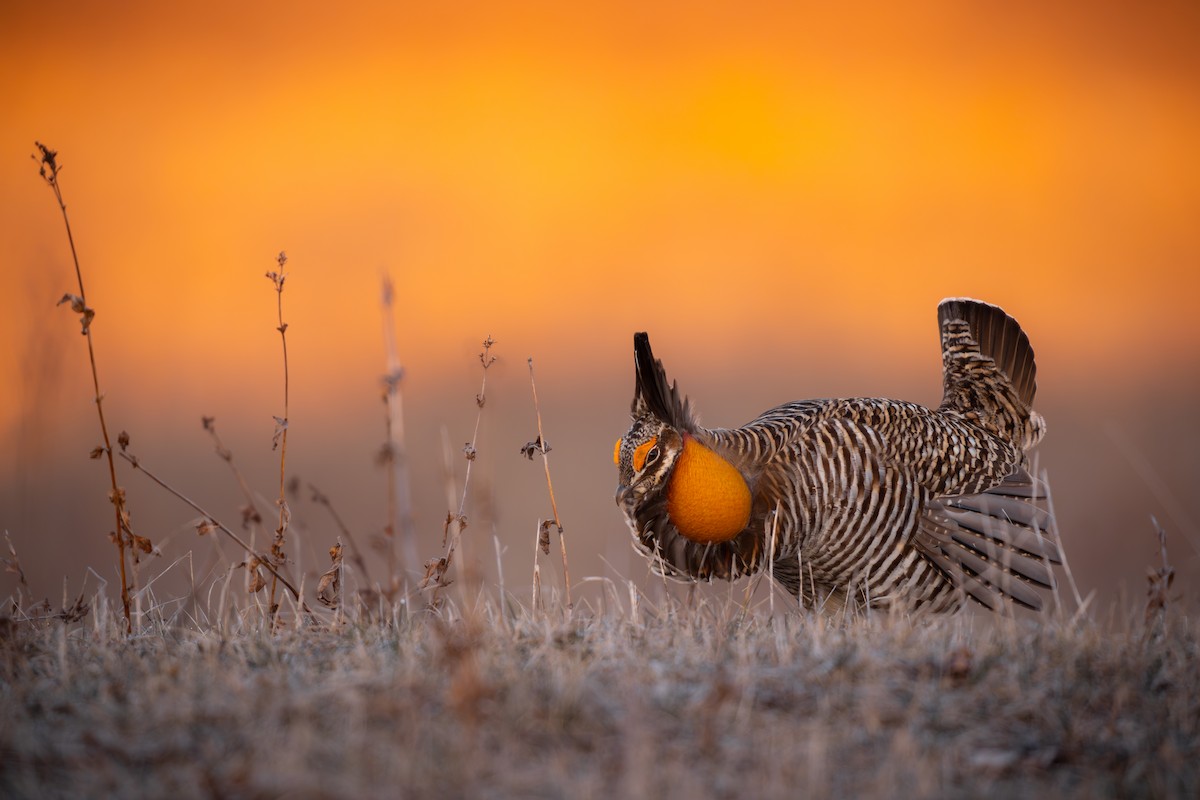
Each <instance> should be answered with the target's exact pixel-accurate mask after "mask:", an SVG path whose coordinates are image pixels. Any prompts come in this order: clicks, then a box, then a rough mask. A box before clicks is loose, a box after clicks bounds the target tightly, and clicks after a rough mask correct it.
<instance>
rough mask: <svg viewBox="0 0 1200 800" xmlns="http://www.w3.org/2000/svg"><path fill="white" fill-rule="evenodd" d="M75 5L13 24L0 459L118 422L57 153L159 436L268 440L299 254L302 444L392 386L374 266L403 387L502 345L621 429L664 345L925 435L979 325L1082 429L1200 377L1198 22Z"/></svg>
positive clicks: (1075, 15) (611, 9) (681, 355)
mask: <svg viewBox="0 0 1200 800" xmlns="http://www.w3.org/2000/svg"><path fill="white" fill-rule="evenodd" d="M84 5H85V6H86V7H85V8H84V9H73V10H70V11H62V12H60V13H61V16H58V17H49V16H47V14H46V11H45V9H44V7H43V6H40V5H36V4H31V3H23V4H14V3H7V4H5V6H4V8H3V10H2V11H0V31H2V32H0V39H2V41H0V44H2V45H3V46H2V47H0V76H3V77H2V78H0V81H2V82H0V108H2V109H3V114H2V115H0V120H2V121H0V240H2V241H4V242H5V243H6V244H5V249H6V251H7V255H6V266H5V268H4V270H3V274H2V276H0V291H2V292H3V296H4V297H6V298H8V299H9V303H8V308H7V310H6V313H5V314H4V315H2V316H0V336H3V338H4V340H5V341H6V342H8V343H10V344H9V346H8V347H6V348H4V349H3V352H0V385H3V386H9V387H18V388H17V390H16V391H11V390H10V391H6V392H3V393H0V443H5V442H7V443H11V442H13V441H17V440H18V439H21V437H26V439H28V437H29V436H30V435H31V434H30V430H31V429H33V428H36V429H37V431H38V435H37V436H36V437H34V438H35V439H38V441H42V439H41V438H40V437H43V436H46V437H50V440H51V443H50V444H47V445H46V446H47V447H50V448H51V450H52V451H53V452H58V451H57V450H55V449H54V448H57V447H61V448H63V452H64V453H66V452H73V451H71V450H69V448H67V447H66V445H65V444H64V443H62V442H58V441H57V440H53V435H54V434H52V433H49V432H48V431H51V430H53V429H54V428H55V419H56V418H53V417H52V418H49V419H48V418H47V414H48V413H49V412H48V411H47V409H49V410H50V411H52V412H53V414H58V413H62V414H64V415H67V418H68V419H69V420H72V421H73V422H72V423H71V424H76V422H74V421H77V420H82V422H78V424H80V425H83V426H86V425H90V424H93V423H94V420H91V419H90V418H89V417H88V415H89V414H91V411H90V408H89V407H88V405H87V403H86V384H85V383H82V381H83V380H84V379H85V378H86V373H85V372H83V369H84V367H83V362H82V361H81V358H82V351H83V348H82V343H81V342H80V341H79V337H78V335H77V333H75V331H76V330H77V328H75V327H74V326H75V325H76V323H75V322H74V321H73V320H71V319H69V315H68V314H67V313H66V312H65V311H64V310H63V309H54V308H53V306H52V304H53V302H54V300H56V299H57V298H58V297H59V296H60V295H61V293H62V292H63V291H68V290H70V291H74V288H73V275H72V272H71V268H70V263H69V261H68V258H67V255H68V254H67V250H66V246H65V239H64V236H63V232H62V229H61V220H60V219H59V218H58V217H57V215H56V214H57V212H56V209H55V207H54V205H53V200H52V197H51V195H50V193H49V191H48V190H47V189H46V187H45V186H43V185H41V183H40V181H39V179H38V177H37V170H36V165H35V164H34V163H33V162H32V161H30V160H29V158H28V156H29V154H30V153H31V152H32V150H33V141H34V140H35V139H38V140H41V141H44V142H46V143H47V144H49V145H50V146H52V147H54V148H55V149H57V150H58V151H59V152H60V158H61V160H62V162H63V163H64V164H65V171H64V173H63V176H62V182H63V187H64V191H65V193H66V195H67V201H68V203H69V206H70V211H71V214H72V224H73V226H74V229H75V234H76V238H77V241H78V243H79V246H80V251H81V255H82V258H83V260H84V271H85V278H86V279H87V281H88V293H89V300H90V301H91V303H92V305H93V306H94V307H96V308H97V309H98V311H99V316H98V318H97V323H96V329H95V330H96V335H97V346H98V348H99V353H100V358H101V365H102V380H103V381H104V382H105V384H106V386H107V387H108V392H109V394H110V395H114V397H113V401H112V402H113V403H114V405H115V406H116V407H117V408H119V409H123V410H124V411H125V412H126V413H127V414H129V415H131V416H135V417H138V418H139V419H143V420H149V419H151V418H153V419H159V421H160V422H162V420H161V419H160V417H161V416H162V415H166V416H167V417H169V416H170V415H171V414H178V415H180V416H181V417H183V418H186V419H189V420H191V419H193V418H194V417H196V416H198V413H207V412H203V410H204V409H212V408H213V407H218V408H225V407H228V406H230V405H232V406H233V407H234V408H240V407H241V406H239V405H238V403H241V404H242V405H244V406H253V407H255V408H261V409H262V410H261V411H259V412H257V413H259V414H260V415H261V414H263V413H269V409H268V408H267V406H266V405H264V404H269V403H270V402H274V401H275V400H277V395H278V393H279V385H278V369H279V367H278V353H277V348H278V341H277V339H276V338H272V337H273V331H272V327H273V325H274V322H273V320H272V316H271V315H272V314H273V313H274V311H273V309H274V307H273V295H272V294H271V290H270V285H269V284H268V283H267V281H266V280H265V279H264V278H263V277H262V273H264V272H265V271H266V270H268V269H271V268H272V267H273V256H274V254H275V253H276V252H278V251H279V250H280V249H286V250H287V251H288V253H289V255H290V257H291V262H290V264H289V271H290V273H291V276H292V277H291V282H290V283H289V288H288V293H287V294H286V295H285V317H286V318H287V319H288V320H289V322H290V324H291V326H292V327H291V329H290V331H289V336H290V337H293V338H292V339H291V340H290V343H291V345H292V347H293V350H294V353H295V354H296V356H295V358H296V359H297V366H296V374H295V380H296V386H295V390H296V391H297V392H298V393H300V394H301V396H303V397H305V398H306V400H305V401H304V402H308V403H311V407H312V413H313V414H314V415H316V416H320V415H321V414H334V413H340V412H338V411H337V409H338V408H339V406H338V402H339V398H340V397H344V396H346V395H347V394H352V395H358V394H360V393H361V394H362V395H363V396H368V395H370V393H371V392H372V391H373V389H372V388H371V387H372V386H373V381H374V380H375V377H376V376H377V374H378V373H379V372H380V371H381V369H382V368H381V366H380V365H381V361H382V345H381V336H380V322H379V317H378V309H377V299H376V298H377V295H378V283H379V278H380V275H381V274H382V273H383V272H384V271H388V272H391V273H392V274H393V275H394V276H395V279H396V282H397V288H398V291H399V295H400V306H399V309H398V311H399V314H400V320H399V323H398V328H399V334H400V340H401V343H402V344H401V346H402V348H404V349H405V353H404V355H405V360H406V362H407V364H408V366H409V369H410V375H411V376H412V380H413V381H416V382H419V381H421V380H429V381H431V382H432V378H430V377H429V376H432V375H442V374H451V375H466V376H471V375H472V373H470V372H469V369H470V363H469V362H470V359H471V357H472V355H473V352H474V349H475V347H476V343H477V342H478V340H479V339H481V338H482V336H483V335H484V334H487V333H491V334H493V335H495V336H496V337H497V339H499V340H500V341H501V342H502V343H504V345H505V346H506V347H507V348H509V349H508V351H507V352H508V354H509V357H510V358H511V359H512V364H513V365H514V369H513V372H514V375H515V373H517V372H518V371H519V370H517V369H516V367H517V366H521V365H523V362H524V358H525V356H527V355H535V356H537V357H538V358H539V360H543V361H544V362H545V364H546V367H545V369H546V370H547V377H546V378H545V380H548V381H558V382H561V383H562V384H571V385H573V386H575V385H580V384H585V385H592V384H596V385H605V386H607V385H609V384H614V383H617V382H619V383H620V387H621V388H620V391H621V393H622V394H625V393H627V391H628V387H627V385H626V384H627V383H628V382H629V377H628V374H627V373H628V371H629V370H628V363H627V362H628V360H629V354H628V345H629V334H630V332H632V331H633V330H637V329H643V328H649V329H650V330H652V331H655V332H656V337H655V341H656V343H657V342H661V344H660V345H659V346H660V347H662V348H664V349H668V348H669V351H670V352H672V353H673V360H672V362H671V363H673V364H675V365H678V366H677V369H679V370H681V371H682V370H687V371H688V373H690V374H691V375H693V376H695V375H698V374H702V373H705V372H706V370H710V369H711V367H710V366H706V363H707V364H708V365H711V364H713V363H716V364H726V365H730V364H732V366H730V367H729V369H731V370H732V371H733V372H736V374H737V375H739V376H746V375H751V374H756V370H757V374H762V372H763V371H764V370H772V369H775V366H776V365H777V362H772V361H768V362H766V363H763V362H761V361H760V360H759V359H757V358H756V357H747V356H746V355H745V354H746V353H747V352H749V353H756V354H757V353H764V352H765V353H766V354H767V355H768V356H770V357H776V356H778V353H779V349H780V347H783V348H786V350H787V352H788V353H791V354H793V355H791V356H789V357H790V358H792V359H793V360H794V362H795V363H796V364H797V369H799V370H801V371H802V372H803V373H804V374H803V376H802V379H800V380H790V379H789V380H784V379H781V378H778V377H772V378H770V379H769V380H768V381H767V383H769V384H770V385H771V386H772V387H779V389H778V391H779V392H782V393H783V396H779V394H778V392H775V393H772V394H771V395H770V396H766V395H764V396H763V397H761V398H757V397H756V398H755V399H754V401H753V403H752V405H753V408H750V409H745V410H744V411H746V412H748V413H743V410H742V409H740V407H738V408H739V411H738V412H737V413H739V414H741V415H742V416H743V417H748V416H750V414H751V413H755V412H757V411H759V410H761V409H762V408H763V407H765V406H767V405H770V404H772V403H775V402H780V401H783V400H786V399H793V397H798V396H804V395H807V394H813V393H815V394H825V393H827V392H829V393H832V392H835V391H837V390H838V389H839V388H840V387H841V386H842V385H843V382H840V381H839V380H830V379H826V380H824V381H822V379H821V376H822V374H823V373H825V374H829V373H837V372H838V369H839V368H840V367H844V368H845V370H846V371H847V372H848V373H849V374H850V375H852V376H855V375H857V376H860V377H852V378H849V379H847V380H846V381H845V383H846V384H847V385H850V386H852V388H854V389H858V388H859V386H860V385H861V386H863V388H862V389H861V391H871V389H870V382H869V381H866V380H863V379H862V378H861V375H863V374H869V373H868V372H867V371H868V370H870V369H876V370H878V371H879V372H881V373H882V374H883V375H884V376H888V380H886V381H883V382H882V383H883V384H884V385H882V386H881V387H880V388H879V389H878V390H876V391H879V392H886V391H888V389H889V388H890V387H894V386H897V385H900V386H907V385H908V382H909V377H910V376H911V375H913V374H914V373H915V372H919V379H917V380H913V381H911V382H912V383H914V385H915V384H920V385H925V384H926V383H928V382H930V381H933V382H934V385H933V386H931V387H930V389H929V392H928V393H927V395H926V396H923V397H920V398H915V399H923V400H930V399H934V397H935V396H936V392H937V389H936V376H937V372H936V371H937V366H938V364H937V358H936V344H935V341H934V339H933V309H934V305H935V304H936V302H937V300H938V299H940V298H941V297H943V296H946V295H955V294H970V295H975V296H980V297H983V298H985V299H988V300H990V301H992V302H996V303H999V304H1001V305H1003V306H1005V307H1006V308H1008V309H1009V310H1010V311H1011V312H1012V313H1014V314H1015V315H1016V316H1017V317H1018V318H1019V319H1021V321H1022V322H1023V323H1024V324H1025V325H1026V327H1027V328H1029V329H1030V330H1031V332H1033V331H1036V333H1031V335H1032V336H1033V341H1034V346H1035V348H1036V349H1037V351H1038V355H1039V363H1040V365H1041V367H1042V372H1041V374H1040V375H1039V378H1040V382H1041V383H1042V385H1043V386H1046V385H1047V382H1049V385H1050V386H1051V387H1053V386H1055V384H1057V386H1058V389H1057V391H1058V392H1059V395H1058V402H1059V403H1060V404H1062V405H1063V406H1064V407H1074V405H1075V404H1076V403H1077V402H1081V401H1080V400H1079V398H1075V397H1074V396H1073V395H1071V392H1072V391H1075V390H1078V391H1080V392H1083V393H1086V392H1093V393H1094V392H1096V391H1099V392H1104V391H1108V390H1109V389H1112V388H1114V387H1127V386H1129V385H1131V384H1135V383H1144V384H1149V385H1159V386H1164V387H1174V386H1175V383H1173V382H1172V381H1174V380H1175V379H1176V378H1178V377H1179V375H1180V374H1181V373H1182V374H1184V375H1185V377H1188V376H1194V375H1195V374H1196V373H1197V372H1200V323H1197V321H1196V316H1195V313H1194V312H1192V311H1189V310H1188V306H1189V305H1190V304H1193V303H1194V302H1195V300H1196V299H1197V297H1200V291H1198V289H1200V278H1198V277H1197V275H1198V273H1200V271H1198V269H1197V265H1198V263H1200V230H1198V225H1197V211H1198V210H1200V148H1198V147H1197V146H1196V143H1197V142H1200V51H1198V50H1197V48H1196V47H1195V43H1196V42H1197V41H1200V7H1197V6H1196V5H1195V4H1194V3H1178V4H1174V5H1170V4H1154V7H1153V8H1147V7H1141V8H1136V9H1131V10H1128V11H1125V10H1120V9H1122V8H1123V6H1122V5H1121V4H1095V3H1087V4H1078V8H1075V9H1071V8H1070V7H1068V6H1067V5H1065V4H1056V8H1057V9H1058V10H1055V11H1049V12H1048V11H1046V10H1045V9H1044V8H1043V5H1044V4H1040V3H1014V4H1001V5H985V4H970V3H960V2H942V3H931V4H918V6H913V5H910V4H904V5H903V7H902V8H901V6H900V5H898V4H879V5H878V6H871V5H863V6H858V7H854V8H850V7H848V6H846V5H843V4H836V5H831V4H819V5H818V4H814V5H815V6H817V7H814V8H810V7H805V6H802V5H799V4H792V3H779V4H775V3H763V4H755V3H749V4H747V3H736V4H730V10H727V11H714V10H697V9H695V8H693V5H694V4H691V3H666V4H642V3H605V4H599V5H598V6H597V7H593V8H590V9H588V10H581V9H580V8H579V7H578V4H561V3H544V4H537V3H535V4H529V3H524V4H510V3H504V4H495V5H490V4H482V3H468V2H463V3H439V4H423V5H431V6H434V8H417V7H414V4H403V3H386V4H380V5H381V8H373V7H359V6H356V5H355V4H346V5H343V4H337V5H336V8H335V5H334V4H328V3H313V4H297V3H294V2H292V3H287V4H281V5H279V6H277V7H276V8H274V9H268V8H261V7H259V5H258V4H250V5H252V6H253V7H252V8H250V9H246V8H243V6H245V5H246V4H241V3H238V4H228V5H225V4H220V3H217V4H212V3H203V4H199V3H197V4H182V3H181V4H162V3H151V2H146V3H123V4H117V5H119V8H115V7H114V4H108V3H89V4H84ZM645 5H652V6H654V7H653V8H652V9H647V8H644V7H643V6H645ZM706 5H707V4H706ZM306 6H307V7H306ZM834 8H836V10H833V9H834ZM889 9H891V10H889ZM706 360H707V361H706ZM460 363H461V364H463V366H462V368H461V369H460V368H459V366H458V365H459V364H460ZM847 364H849V365H850V366H846V365H847ZM854 364H857V365H858V366H857V367H854V366H853V365H854ZM669 365H670V364H669ZM872 365H874V366H872ZM856 369H857V370H858V372H855V370H856ZM422 376H424V377H422ZM515 377H520V376H519V375H515ZM469 379H470V380H474V378H473V377H470V378H469ZM1188 380H1189V381H1190V380H1191V378H1190V377H1188ZM719 384H720V376H719V375H717V376H714V377H713V378H712V384H711V385H710V386H709V387H706V388H707V389H708V391H710V392H713V391H714V389H713V388H712V387H713V386H716V385H719ZM419 385H420V384H419V383H418V386H419ZM1184 385H1185V387H1186V388H1189V389H1190V388H1194V386H1195V382H1194V381H1191V382H1187V381H1185V384H1184ZM80 387H83V389H82V390H81V388H80ZM825 387H829V388H825ZM119 388H120V389H121V391H118V389H119ZM80 391H83V392H84V394H83V395H82V398H83V402H82V403H72V402H68V400H64V399H62V398H63V397H67V398H72V399H79V398H77V397H74V396H73V395H72V393H77V392H80ZM468 391H470V390H468ZM1082 396H1083V395H1082V394H1081V395H1080V397H1082ZM231 398H234V399H231ZM237 398H240V400H235V399H237ZM621 402H622V406H621V407H619V408H618V409H617V411H618V415H617V419H618V421H619V419H620V414H621V413H623V403H624V402H626V401H624V400H623V401H621ZM712 403H716V404H721V403H726V404H727V405H717V407H718V408H725V407H727V406H728V407H733V404H729V403H728V402H727V401H725V400H722V399H720V398H717V399H715V400H713V401H712ZM368 407H370V406H368ZM702 407H703V404H702ZM147 415H150V416H147ZM714 421H715V422H722V423H727V424H732V423H735V422H740V421H742V420H741V419H729V420H725V419H723V420H714ZM146 424H147V425H148V424H149V422H147V423H146ZM162 424H164V425H166V424H168V423H167V422H162ZM189 424H190V423H189ZM431 424H433V423H431ZM617 433H620V431H616V432H615V433H614V436H615V435H616V434H617ZM89 435H91V434H89ZM606 446H611V442H609V443H608V444H607V445H606ZM85 449H86V448H85ZM9 451H10V452H13V450H12V448H11V447H10V448H9ZM601 452H603V448H602V450H601ZM1189 463H1190V462H1189ZM20 469H21V467H20V466H19V465H18V464H16V463H15V462H13V461H10V462H9V463H8V464H7V465H6V466H5V470H6V473H8V474H17V473H18V472H19V471H20ZM605 491H606V492H607V489H606V490H605ZM1189 508H1192V507H1189ZM1185 510H1186V509H1185ZM1188 513H1193V512H1190V511H1189V512H1188Z"/></svg>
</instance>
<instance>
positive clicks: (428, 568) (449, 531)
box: [421, 334, 496, 605]
mask: <svg viewBox="0 0 1200 800" xmlns="http://www.w3.org/2000/svg"><path fill="white" fill-rule="evenodd" d="M495 344H496V340H495V339H493V338H492V337H491V335H490V334H489V335H488V337H487V338H486V339H484V340H483V349H482V350H481V351H480V353H479V363H480V365H481V367H482V369H483V378H482V379H481V381H480V385H479V394H477V395H475V406H476V408H477V411H476V414H475V430H474V431H473V432H472V434H471V441H469V442H467V443H466V445H464V446H463V449H462V453H463V456H464V457H465V458H466V459H467V469H466V474H465V475H464V476H463V486H462V495H461V497H459V498H458V499H457V503H458V511H457V512H455V511H454V504H455V491H456V490H455V487H454V472H453V469H452V468H451V466H450V456H449V452H450V443H449V441H448V437H445V431H444V429H443V436H444V437H445V438H446V439H447V441H446V442H445V445H446V453H447V455H446V476H447V498H446V499H447V501H448V502H449V505H450V511H449V512H448V513H447V514H446V525H445V529H444V531H443V542H442V545H443V547H444V548H445V550H446V553H445V555H444V556H442V557H441V558H437V559H433V560H431V561H429V562H427V563H426V564H425V578H424V579H423V580H422V582H421V588H428V587H429V586H432V587H433V597H432V598H431V599H430V605H436V599H437V591H438V589H440V588H441V587H442V586H445V585H446V583H447V582H446V581H445V574H446V571H447V570H448V569H449V568H450V564H451V562H452V561H453V559H454V555H455V553H456V552H457V551H459V550H460V549H461V546H462V532H463V530H464V529H465V528H466V527H467V513H466V510H467V490H468V488H469V487H470V485H471V467H472V466H473V465H474V464H475V458H476V456H477V455H478V451H477V450H476V445H477V444H478V443H479V425H480V422H481V420H482V419H483V407H484V405H486V403H487V375H488V369H490V368H491V366H492V365H493V364H495V363H496V357H495V356H494V355H492V353H491V350H492V347H493V346H494V345H495ZM459 562H460V563H464V559H463V555H462V554H461V552H460V553H459ZM460 571H461V572H463V573H464V575H465V574H466V573H467V571H468V570H467V569H465V568H464V569H462V570H460ZM463 583H464V588H463V591H464V594H463V600H464V601H465V600H466V594H465V591H466V588H465V584H466V583H467V581H464V582H463Z"/></svg>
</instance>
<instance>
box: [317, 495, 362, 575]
mask: <svg viewBox="0 0 1200 800" xmlns="http://www.w3.org/2000/svg"><path fill="white" fill-rule="evenodd" d="M308 490H309V492H311V499H312V501H313V502H314V503H316V504H317V505H321V506H325V510H326V511H328V512H329V516H331V517H333V522H334V524H335V525H337V527H338V530H340V531H341V532H342V536H345V537H346V541H347V543H349V545H350V558H351V559H352V560H353V561H354V566H356V567H358V571H359V572H361V573H362V576H363V579H364V580H367V579H369V578H370V572H369V571H368V570H367V562H366V560H365V559H364V558H363V555H362V551H361V550H359V549H358V544H357V543H356V542H355V541H354V535H353V534H352V533H350V528H349V527H348V526H347V525H346V522H345V521H344V520H343V519H342V516H341V515H340V514H338V512H337V509H335V508H334V507H333V503H332V502H331V501H330V499H329V497H328V496H326V495H325V493H324V492H322V491H321V490H320V489H318V488H317V487H316V486H314V485H313V484H311V483H310V484H309V485H308ZM338 542H339V544H340V543H341V539H340V538H339V539H338Z"/></svg>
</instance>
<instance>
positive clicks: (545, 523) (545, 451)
mask: <svg viewBox="0 0 1200 800" xmlns="http://www.w3.org/2000/svg"><path fill="white" fill-rule="evenodd" d="M529 386H530V388H531V389H532V390H533V410H534V412H535V413H536V414H537V429H538V435H537V439H536V440H535V441H532V442H527V443H526V444H525V445H524V446H523V447H522V448H521V454H522V455H524V456H525V457H526V458H528V459H529V460H531V461H532V460H533V456H534V454H535V453H541V454H542V464H543V466H544V467H545V469H546V488H547V489H548V490H549V492H550V510H551V513H552V514H553V515H554V516H553V518H552V519H548V520H541V521H539V522H538V538H537V547H538V548H540V549H541V550H542V552H544V553H545V554H547V555H549V554H550V525H551V524H553V525H554V527H555V528H557V529H558V544H559V548H560V549H561V550H562V564H563V590H564V593H565V595H566V599H567V611H568V612H570V611H571V609H572V608H574V604H573V603H572V602H571V571H570V569H568V567H567V540H566V537H564V536H563V526H562V520H561V519H559V516H558V503H557V502H556V501H555V499H554V483H553V482H552V481H551V480H550V455H549V454H550V446H549V445H548V444H547V443H546V436H545V434H544V433H543V432H542V407H541V405H540V404H539V403H538V396H537V383H536V382H535V381H534V379H533V357H532V356H531V357H530V358H529ZM533 560H534V589H533V591H534V600H535V605H536V600H537V598H538V596H539V595H540V585H539V584H540V576H539V575H538V569H537V549H535V550H534V551H533Z"/></svg>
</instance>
